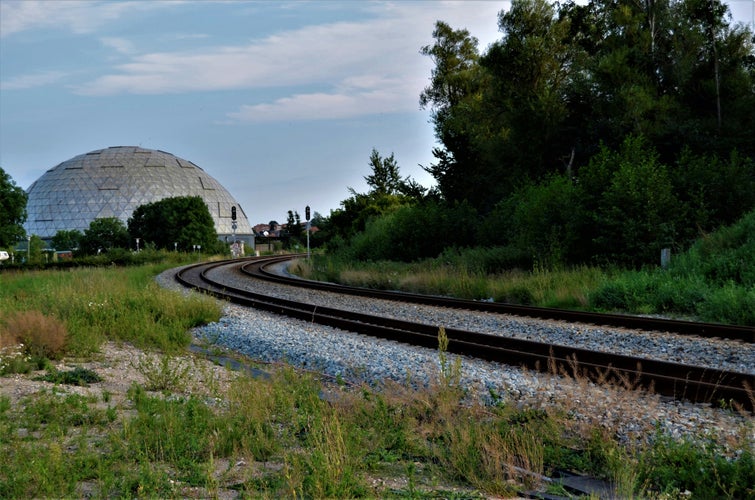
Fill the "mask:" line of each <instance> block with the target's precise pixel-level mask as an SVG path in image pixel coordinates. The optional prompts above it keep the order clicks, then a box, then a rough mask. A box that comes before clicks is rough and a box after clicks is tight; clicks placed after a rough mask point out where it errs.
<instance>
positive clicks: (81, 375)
mask: <svg viewBox="0 0 755 500" xmlns="http://www.w3.org/2000/svg"><path fill="white" fill-rule="evenodd" d="M34 380H43V381H45V382H53V383H55V384H67V385H79V386H83V387H86V386H88V385H89V384H92V383H95V382H101V381H102V378H100V376H99V375H97V374H96V373H95V372H93V371H92V370H89V369H87V368H82V367H80V366H77V367H76V368H74V369H73V370H69V371H64V372H61V371H58V370H50V371H48V372H47V374H45V375H43V376H41V377H37V378H35V379H34Z"/></svg>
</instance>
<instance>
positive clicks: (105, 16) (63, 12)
mask: <svg viewBox="0 0 755 500" xmlns="http://www.w3.org/2000/svg"><path fill="white" fill-rule="evenodd" d="M181 3H183V2H180V1H175V2H151V1H150V2H142V1H132V2H110V1H105V2H96V1H95V2H93V1H79V0H67V1H65V2H52V1H45V0H3V2H2V3H0V36H2V37H3V38H5V37H8V36H11V35H14V34H16V33H21V32H23V31H28V30H34V29H50V28H55V29H66V30H69V31H71V32H73V33H77V34H84V33H93V32H95V31H96V30H98V29H99V28H101V27H102V26H104V25H106V24H108V23H111V22H113V21H116V20H118V19H120V18H122V17H123V16H125V15H132V14H133V13H135V12H140V11H149V10H154V9H161V8H173V7H175V6H176V5H178V4H181Z"/></svg>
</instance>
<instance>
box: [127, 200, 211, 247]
mask: <svg viewBox="0 0 755 500" xmlns="http://www.w3.org/2000/svg"><path fill="white" fill-rule="evenodd" d="M128 232H129V234H130V235H131V237H132V238H141V240H142V241H143V242H144V243H143V244H144V246H147V245H148V244H151V245H154V246H155V247H156V248H162V249H171V250H172V249H174V248H177V249H179V250H184V251H189V250H191V249H193V248H194V245H201V247H202V249H204V251H205V253H213V252H216V251H218V250H219V245H220V242H219V241H218V237H217V233H216V232H215V223H214V221H213V220H212V215H210V211H209V209H208V208H207V204H205V202H204V201H203V200H202V198H201V197H199V196H175V197H172V198H164V199H162V200H159V201H155V202H152V203H147V204H145V205H140V206H139V207H137V208H136V210H134V213H133V214H132V215H131V217H130V218H129V220H128ZM176 243H177V244H178V245H177V246H175V244H176Z"/></svg>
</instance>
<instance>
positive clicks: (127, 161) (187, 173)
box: [24, 146, 254, 246]
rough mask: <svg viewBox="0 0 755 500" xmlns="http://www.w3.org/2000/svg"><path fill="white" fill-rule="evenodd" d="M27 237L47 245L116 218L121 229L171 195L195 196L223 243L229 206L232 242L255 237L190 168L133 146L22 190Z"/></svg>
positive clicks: (77, 163) (55, 172)
mask: <svg viewBox="0 0 755 500" xmlns="http://www.w3.org/2000/svg"><path fill="white" fill-rule="evenodd" d="M27 192H28V194H29V199H28V201H27V204H26V209H27V212H28V216H27V219H26V224H25V225H24V227H25V229H26V232H27V234H34V235H37V236H39V237H40V238H42V239H45V240H49V239H51V238H52V237H53V236H55V233H57V232H58V231H60V230H73V229H78V230H79V231H82V232H83V231H85V230H86V229H88V228H89V224H90V223H91V222H92V221H93V220H95V219H100V218H105V217H116V218H118V219H120V220H121V221H122V222H123V223H124V224H127V223H128V219H129V217H131V215H132V214H133V213H134V210H136V208H137V207H139V206H140V205H144V204H147V203H153V202H156V201H160V200H162V199H165V198H170V197H174V196H200V197H201V198H202V199H203V200H204V202H205V203H206V204H207V208H208V209H209V210H210V215H212V219H213V221H214V223H215V231H216V232H217V233H218V238H219V239H220V240H222V241H228V242H229V243H232V235H233V228H232V226H231V223H232V219H231V207H233V206H235V207H236V214H237V217H236V224H237V228H236V239H238V240H241V241H244V242H246V243H247V244H248V245H251V246H253V245H254V233H253V231H252V228H251V226H250V225H249V220H248V218H247V216H246V213H245V212H244V209H243V208H242V207H241V205H240V204H239V203H238V202H237V201H236V200H235V199H234V198H233V196H231V194H230V193H229V192H228V191H227V190H226V189H225V188H224V187H223V186H221V185H220V183H219V182H218V181H216V180H215V179H213V178H212V177H211V176H210V175H209V174H207V173H206V172H205V171H204V170H202V169H201V168H199V167H198V166H197V165H195V164H194V163H192V162H190V161H187V160H184V159H182V158H179V157H177V156H174V155H172V154H170V153H166V152H165V151H159V150H153V149H144V148H140V147H133V146H116V147H111V148H107V149H98V150H96V151H91V152H89V153H85V154H82V155H79V156H76V157H74V158H71V159H70V160H67V161H64V162H63V163H60V164H59V165H57V166H55V167H53V168H51V169H50V170H48V171H47V172H46V173H45V174H43V175H42V177H40V178H39V179H37V180H36V181H35V182H34V183H33V184H32V185H31V186H30V187H29V189H28V190H27Z"/></svg>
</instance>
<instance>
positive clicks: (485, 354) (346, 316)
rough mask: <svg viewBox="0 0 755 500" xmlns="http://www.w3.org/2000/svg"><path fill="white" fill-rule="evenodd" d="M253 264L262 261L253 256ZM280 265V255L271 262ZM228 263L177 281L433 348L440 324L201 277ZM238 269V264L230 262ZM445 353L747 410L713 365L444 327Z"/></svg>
mask: <svg viewBox="0 0 755 500" xmlns="http://www.w3.org/2000/svg"><path fill="white" fill-rule="evenodd" d="M250 260H252V261H255V262H254V263H255V264H256V265H259V266H263V265H266V263H269V262H271V260H270V259H265V258H256V259H255V258H253V259H250ZM277 261H278V262H280V259H277ZM232 262H233V261H221V262H216V263H212V264H198V265H194V266H189V267H187V268H184V269H183V270H181V271H179V272H178V273H177V274H176V279H177V281H179V282H180V283H182V284H183V285H184V286H187V287H191V288H195V289H198V290H202V291H204V292H206V293H209V294H211V295H213V296H216V297H219V298H223V299H225V300H229V301H231V302H234V303H237V304H240V305H244V306H248V307H253V308H257V309H261V310H266V311H269V312H273V313H276V314H284V315H287V316H290V317H294V318H298V319H301V320H305V321H309V322H314V323H318V324H323V325H327V326H331V327H335V328H340V329H343V330H348V331H353V332H357V333H360V334H366V335H371V336H375V337H380V338H384V339H388V340H394V341H397V342H403V343H408V344H412V345H418V346H422V347H429V348H437V347H438V332H439V328H440V326H438V325H428V324H421V323H412V322H407V321H401V320H394V319H389V318H382V317H375V316H370V315H365V314H361V313H356V312H351V311H342V310H338V309H332V308H327V307H322V306H317V305H312V304H306V303H299V302H295V301H291V300H287V299H280V298H275V297H268V296H266V295H262V294H257V293H252V292H249V291H247V290H244V289H240V288H236V287H231V286H228V285H226V284H225V283H221V282H218V281H216V280H214V279H212V278H210V277H209V276H208V272H209V271H211V270H212V269H214V268H216V267H219V266H224V265H229V264H231V263H232ZM236 262H237V263H238V264H239V265H238V266H235V267H234V269H238V268H240V267H241V266H242V265H245V264H244V261H238V260H237V261H236ZM446 336H447V337H448V339H449V345H448V351H449V352H451V353H455V354H460V355H467V356H471V357H475V358H479V359H485V360H488V361H494V362H499V363H504V364H507V365H513V366H524V367H527V368H529V369H533V370H537V371H541V372H550V373H555V374H561V375H569V376H578V377H586V378H587V379H589V380H591V381H594V382H600V383H611V384H615V385H618V386H620V387H625V388H642V389H650V390H652V391H654V392H655V393H657V394H660V395H663V396H667V397H671V398H675V399H680V400H689V401H692V402H697V403H713V404H718V403H724V404H731V403H736V404H738V405H741V406H742V407H743V408H746V409H747V410H749V411H751V412H755V401H754V400H753V389H755V376H753V375H750V374H745V373H736V372H728V371H723V370H717V369H713V368H706V367H699V366H693V365H683V364H679V363H672V362H666V361H658V360H650V359H644V358H638V357H633V356H625V355H616V354H610V353H605V352H600V351H591V350H587V349H580V348H575V347H569V346H560V345H554V344H547V343H540V342H534V341H528V340H519V339H512V338H506V337H499V336H494V335H486V334H481V333H476V332H468V331H463V330H457V329H446Z"/></svg>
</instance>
